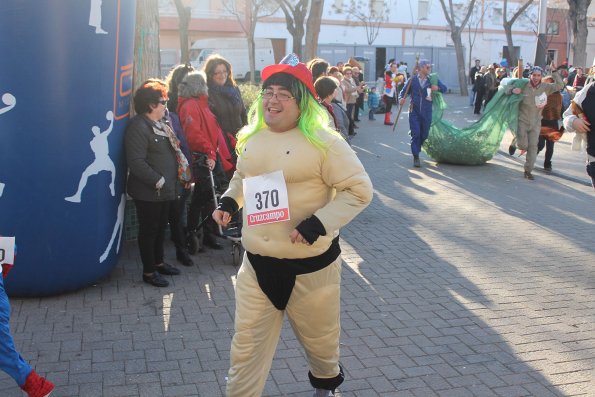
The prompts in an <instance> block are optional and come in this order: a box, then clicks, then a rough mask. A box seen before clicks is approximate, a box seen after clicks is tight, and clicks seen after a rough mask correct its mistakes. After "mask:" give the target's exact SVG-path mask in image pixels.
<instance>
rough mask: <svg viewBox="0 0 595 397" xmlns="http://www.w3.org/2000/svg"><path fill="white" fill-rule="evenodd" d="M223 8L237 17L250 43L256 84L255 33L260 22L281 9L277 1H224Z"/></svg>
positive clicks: (249, 50) (251, 71)
mask: <svg viewBox="0 0 595 397" xmlns="http://www.w3.org/2000/svg"><path fill="white" fill-rule="evenodd" d="M222 4H223V7H224V8H225V9H226V10H227V11H228V12H229V13H230V14H232V15H234V16H235V17H236V19H237V20H238V23H239V24H240V27H241V28H242V30H243V31H244V33H245V34H246V38H247V41H248V59H249V61H250V83H252V84H254V83H255V76H254V74H255V71H256V60H255V49H256V48H255V47H256V45H255V42H254V32H255V30H256V24H257V23H258V20H259V19H261V18H264V17H267V16H270V15H273V14H274V13H275V12H276V11H277V9H278V8H279V6H278V4H277V2H276V1H275V0H245V1H236V0H223V2H222Z"/></svg>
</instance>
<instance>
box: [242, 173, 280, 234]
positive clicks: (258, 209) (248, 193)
mask: <svg viewBox="0 0 595 397" xmlns="http://www.w3.org/2000/svg"><path fill="white" fill-rule="evenodd" d="M243 184H244V211H246V218H247V220H248V226H256V225H263V224H266V223H274V222H283V221H288V220H289V200H288V198H287V185H285V177H284V176H283V171H275V172H271V173H270V174H264V175H258V176H253V177H250V178H245V179H244V183H243Z"/></svg>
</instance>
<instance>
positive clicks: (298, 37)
mask: <svg viewBox="0 0 595 397" xmlns="http://www.w3.org/2000/svg"><path fill="white" fill-rule="evenodd" d="M296 25H297V23H296ZM291 37H292V38H293V46H292V52H293V53H294V54H296V55H297V56H298V57H299V58H300V59H302V58H303V56H302V54H303V51H304V46H303V45H302V41H303V39H304V21H303V20H302V21H301V23H299V25H297V26H296V28H295V30H294V32H293V33H292V34H291Z"/></svg>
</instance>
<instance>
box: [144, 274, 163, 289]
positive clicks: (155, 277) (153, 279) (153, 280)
mask: <svg viewBox="0 0 595 397" xmlns="http://www.w3.org/2000/svg"><path fill="white" fill-rule="evenodd" d="M143 281H144V282H145V283H147V284H151V285H153V286H155V287H167V286H168V285H169V282H168V281H167V280H166V279H164V278H163V276H162V275H161V274H159V273H157V272H153V274H151V275H150V276H147V275H146V274H143Z"/></svg>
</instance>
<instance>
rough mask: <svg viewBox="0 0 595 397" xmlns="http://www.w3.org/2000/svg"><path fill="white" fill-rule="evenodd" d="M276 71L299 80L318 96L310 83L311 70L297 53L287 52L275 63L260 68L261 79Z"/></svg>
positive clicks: (264, 79)
mask: <svg viewBox="0 0 595 397" xmlns="http://www.w3.org/2000/svg"><path fill="white" fill-rule="evenodd" d="M277 73H287V74H289V75H291V76H293V77H295V78H296V79H298V80H299V81H301V82H302V83H303V84H304V85H305V86H306V88H307V89H308V91H310V93H311V94H312V96H313V97H314V98H318V95H317V94H316V89H315V88H314V84H312V72H310V70H309V69H308V67H307V66H306V65H305V64H303V63H301V62H300V60H299V58H298V57H297V55H295V54H289V55H287V56H286V57H285V58H283V59H282V60H281V62H279V63H278V64H276V65H269V66H267V67H265V68H264V69H262V73H261V76H262V80H263V81H266V80H267V79H268V78H269V77H271V76H272V75H274V74H277Z"/></svg>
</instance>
